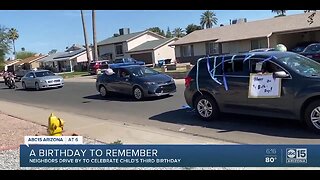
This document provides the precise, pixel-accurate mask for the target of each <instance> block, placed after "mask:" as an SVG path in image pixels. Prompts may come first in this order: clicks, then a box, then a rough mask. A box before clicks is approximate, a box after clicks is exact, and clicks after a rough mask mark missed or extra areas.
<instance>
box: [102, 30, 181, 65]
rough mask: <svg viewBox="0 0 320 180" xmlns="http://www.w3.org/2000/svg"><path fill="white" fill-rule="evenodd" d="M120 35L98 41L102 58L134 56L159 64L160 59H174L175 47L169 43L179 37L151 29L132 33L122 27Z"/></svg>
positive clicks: (112, 58)
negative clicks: (165, 34) (162, 34)
mask: <svg viewBox="0 0 320 180" xmlns="http://www.w3.org/2000/svg"><path fill="white" fill-rule="evenodd" d="M119 32H120V35H119V36H117V37H111V38H107V39H105V40H103V41H100V42H98V54H99V57H100V59H108V60H115V59H117V58H129V57H131V58H134V59H137V60H140V61H144V62H145V63H146V64H153V65H155V64H158V60H161V59H172V60H174V48H172V47H170V46H169V45H170V44H171V43H173V42H175V41H176V40H177V39H175V38H170V39H167V38H165V37H163V36H160V35H158V34H156V33H154V32H151V31H142V32H136V33H130V30H129V29H120V30H119Z"/></svg>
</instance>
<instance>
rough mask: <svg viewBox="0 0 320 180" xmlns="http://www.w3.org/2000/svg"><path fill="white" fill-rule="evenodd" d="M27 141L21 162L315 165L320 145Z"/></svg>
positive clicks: (31, 164) (74, 138)
mask: <svg viewBox="0 0 320 180" xmlns="http://www.w3.org/2000/svg"><path fill="white" fill-rule="evenodd" d="M32 138H38V139H32ZM50 138H51V139H50ZM58 138H60V140H57V139H58ZM26 140H27V141H26V142H27V144H24V145H20V166H21V167H320V145H121V144H120V145H119V144H95V145H90V144H83V143H82V137H79V136H70V137H67V136H61V137H52V136H48V137H37V136H35V137H29V140H28V137H26ZM28 142H29V143H28ZM30 142H31V143H30ZM32 142H33V143H32ZM50 143H52V144H50Z"/></svg>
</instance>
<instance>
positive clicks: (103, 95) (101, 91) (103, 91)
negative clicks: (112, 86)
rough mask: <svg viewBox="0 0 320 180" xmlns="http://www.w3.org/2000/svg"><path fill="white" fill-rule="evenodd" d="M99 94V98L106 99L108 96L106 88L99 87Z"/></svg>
mask: <svg viewBox="0 0 320 180" xmlns="http://www.w3.org/2000/svg"><path fill="white" fill-rule="evenodd" d="M99 93H100V96H102V97H106V96H107V94H108V92H107V88H106V87H104V86H101V87H100V88H99Z"/></svg>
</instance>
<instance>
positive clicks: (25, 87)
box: [22, 81, 27, 89]
mask: <svg viewBox="0 0 320 180" xmlns="http://www.w3.org/2000/svg"><path fill="white" fill-rule="evenodd" d="M22 88H23V89H27V86H26V83H25V82H23V81H22Z"/></svg>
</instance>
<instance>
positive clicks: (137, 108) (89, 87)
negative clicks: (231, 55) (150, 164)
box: [0, 80, 320, 144]
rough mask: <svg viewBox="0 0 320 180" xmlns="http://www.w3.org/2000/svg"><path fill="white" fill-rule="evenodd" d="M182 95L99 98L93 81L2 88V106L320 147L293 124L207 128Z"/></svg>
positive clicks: (252, 121) (254, 122) (238, 119)
mask: <svg viewBox="0 0 320 180" xmlns="http://www.w3.org/2000/svg"><path fill="white" fill-rule="evenodd" d="M180 82H181V81H180ZM18 86H19V87H20V88H21V83H18ZM183 90H184V85H183V82H182V83H178V84H177V93H176V94H174V95H173V96H170V97H164V98H152V99H147V100H145V101H141V102H136V101H134V100H133V99H132V98H130V97H124V96H121V95H117V96H113V97H109V98H105V99H102V98H100V96H99V95H98V93H97V92H96V90H95V83H94V81H93V80H91V81H90V82H89V81H87V80H83V81H77V82H75V81H73V80H67V81H66V83H65V87H63V88H62V89H51V90H42V91H39V92H37V91H32V90H31V91H25V90H22V89H17V90H11V89H7V87H5V86H4V84H3V83H0V100H5V101H11V102H18V103H22V104H28V105H30V106H37V107H43V108H48V109H53V112H56V114H59V113H58V112H59V111H65V112H73V113H77V114H81V115H86V116H90V117H95V118H99V119H101V121H103V120H106V119H113V120H117V121H121V122H124V123H125V122H129V123H135V124H139V125H146V126H153V127H158V128H161V129H169V130H172V131H180V132H181V133H190V134H194V135H198V136H204V137H210V138H214V139H218V140H226V141H230V142H236V143H248V144H261V143H264V144H269V143H270V144H271V143H277V144H315V143H319V142H320V140H319V137H320V136H317V135H314V134H313V133H310V132H308V131H307V130H305V129H304V128H302V127H301V125H300V124H299V123H297V122H292V121H290V120H283V119H268V118H261V117H248V116H239V115H223V116H222V118H221V120H218V121H214V122H203V121H201V120H199V119H198V118H197V117H196V116H195V113H194V112H190V110H189V109H181V106H183V105H186V104H185V101H184V97H183ZM30 113H36V112H30ZM65 120H66V121H68V120H67V119H65Z"/></svg>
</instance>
